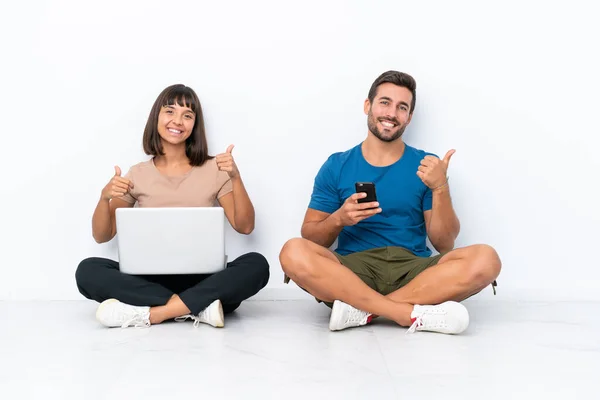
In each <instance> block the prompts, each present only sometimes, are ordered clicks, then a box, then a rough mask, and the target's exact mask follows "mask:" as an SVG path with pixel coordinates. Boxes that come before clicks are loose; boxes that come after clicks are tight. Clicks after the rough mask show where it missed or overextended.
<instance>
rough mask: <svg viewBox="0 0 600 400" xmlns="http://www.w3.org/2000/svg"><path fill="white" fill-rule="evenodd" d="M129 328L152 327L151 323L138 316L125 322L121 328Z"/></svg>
mask: <svg viewBox="0 0 600 400" xmlns="http://www.w3.org/2000/svg"><path fill="white" fill-rule="evenodd" d="M129 326H134V327H135V328H148V327H149V326H150V321H148V320H147V319H145V318H144V316H143V315H141V314H136V315H135V316H134V317H132V318H130V319H128V320H126V321H125V322H123V324H122V325H121V328H127V327H129Z"/></svg>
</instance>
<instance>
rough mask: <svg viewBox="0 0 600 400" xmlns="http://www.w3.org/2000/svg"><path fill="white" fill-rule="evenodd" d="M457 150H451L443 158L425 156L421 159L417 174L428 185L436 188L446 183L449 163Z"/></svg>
mask: <svg viewBox="0 0 600 400" xmlns="http://www.w3.org/2000/svg"><path fill="white" fill-rule="evenodd" d="M455 152H456V150H449V151H448V152H447V153H446V155H445V156H444V158H443V159H442V160H440V159H439V158H437V157H434V156H425V158H423V159H422V160H421V165H420V166H419V168H418V171H417V175H418V176H419V178H421V180H422V181H423V183H424V184H425V185H427V187H429V188H430V189H433V190H435V189H437V188H441V187H443V186H445V185H446V182H448V179H447V173H448V164H450V158H451V157H452V155H453V154H454V153H455Z"/></svg>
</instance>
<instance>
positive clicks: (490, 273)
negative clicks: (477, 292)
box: [467, 244, 502, 287]
mask: <svg viewBox="0 0 600 400" xmlns="http://www.w3.org/2000/svg"><path fill="white" fill-rule="evenodd" d="M467 268H468V269H467V271H468V274H467V275H468V277H469V280H470V281H471V282H473V283H475V284H477V285H478V286H481V287H485V286H487V285H489V284H490V283H491V282H493V281H494V280H495V279H496V278H497V277H498V275H500V270H501V268H502V262H501V261H500V257H499V256H498V253H497V252H496V250H495V249H494V248H493V247H491V246H488V245H485V244H480V245H476V246H473V249H472V253H471V256H470V257H469V264H468V267H467Z"/></svg>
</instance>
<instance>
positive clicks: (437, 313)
mask: <svg viewBox="0 0 600 400" xmlns="http://www.w3.org/2000/svg"><path fill="white" fill-rule="evenodd" d="M410 318H411V320H412V323H413V324H412V325H411V327H410V328H409V329H408V331H407V333H413V332H415V331H429V332H439V333H448V334H458V333H461V332H463V331H464V330H465V329H467V327H468V326H469V312H468V311H467V308H466V307H465V306H463V305H462V304H460V303H457V302H455V301H446V302H445V303H442V304H438V305H435V306H420V305H416V304H415V308H414V309H413V312H412V313H411V315H410Z"/></svg>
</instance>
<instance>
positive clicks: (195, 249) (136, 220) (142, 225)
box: [116, 207, 227, 275]
mask: <svg viewBox="0 0 600 400" xmlns="http://www.w3.org/2000/svg"><path fill="white" fill-rule="evenodd" d="M116 222H117V244H118V248H119V268H120V270H121V272H123V273H126V274H133V275H171V274H173V275H175V274H212V273H215V272H218V271H221V270H223V269H225V268H226V265H227V256H226V255H225V213H224V212H223V208H221V207H173V208H171V207H165V208H163V207H161V208H144V207H138V208H117V210H116Z"/></svg>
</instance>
